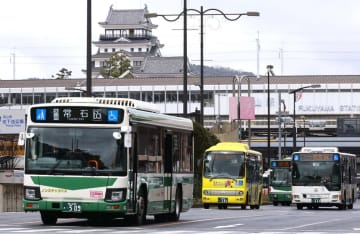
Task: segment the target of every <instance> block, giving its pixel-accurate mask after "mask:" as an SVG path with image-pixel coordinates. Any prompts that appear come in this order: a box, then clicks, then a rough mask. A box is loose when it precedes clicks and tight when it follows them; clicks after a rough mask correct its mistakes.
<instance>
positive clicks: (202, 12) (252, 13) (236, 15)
mask: <svg viewBox="0 0 360 234" xmlns="http://www.w3.org/2000/svg"><path fill="white" fill-rule="evenodd" d="M185 2H186V1H185ZM211 11H213V12H215V13H209V12H211ZM187 12H194V13H190V14H187ZM181 15H184V17H185V18H186V15H189V16H196V15H200V124H201V125H202V126H203V125H204V32H203V29H204V18H203V17H204V15H210V16H216V15H222V16H223V17H224V18H225V19H226V20H228V21H236V20H238V19H239V18H240V17H241V16H244V15H246V16H260V13H259V12H256V11H248V12H246V13H232V14H228V13H224V12H223V11H221V10H219V9H216V8H209V9H206V10H204V9H203V6H201V7H200V11H199V10H196V9H187V8H186V7H184V10H183V11H182V12H180V14H175V15H174V14H166V15H163V14H156V13H149V14H145V17H146V18H151V17H157V16H161V17H162V18H163V19H165V20H166V21H169V22H174V21H177V20H178V19H179V18H180V16H181ZM229 16H232V17H233V18H230V17H229ZM168 17H175V18H173V19H169V18H168ZM186 30H187V28H186V25H185V24H184V31H186ZM184 33H185V32H184ZM184 35H185V34H184ZM184 48H187V39H186V38H185V37H184ZM185 60H186V58H184V63H185ZM184 80H185V76H184ZM185 84H186V83H185V81H184V95H185V99H184V105H185V104H186V103H187V93H185V90H186V87H185ZM184 110H185V109H184ZM184 114H185V113H184Z"/></svg>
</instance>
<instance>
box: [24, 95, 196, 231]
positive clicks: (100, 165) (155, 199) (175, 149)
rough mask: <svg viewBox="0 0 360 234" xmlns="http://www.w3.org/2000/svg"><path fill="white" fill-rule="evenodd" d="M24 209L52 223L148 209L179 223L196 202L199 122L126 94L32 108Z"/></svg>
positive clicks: (131, 216) (135, 220) (142, 213)
mask: <svg viewBox="0 0 360 234" xmlns="http://www.w3.org/2000/svg"><path fill="white" fill-rule="evenodd" d="M26 123H27V125H26V132H25V133H21V134H20V137H19V144H25V175H24V199H23V206H24V210H25V211H39V212H40V214H41V219H42V222H43V223H44V224H45V225H52V224H56V222H57V219H58V218H87V219H88V220H90V221H97V222H98V221H99V220H104V221H108V220H111V219H112V218H118V217H124V218H125V220H126V221H128V222H129V224H136V225H141V224H143V223H144V222H145V221H146V216H147V215H154V217H155V219H159V220H163V219H168V220H173V221H177V220H178V219H179V216H180V212H184V211H187V210H189V209H190V208H191V207H192V204H193V181H194V178H193V168H194V167H193V160H194V159H193V147H194V146H193V123H192V121H191V120H189V119H187V118H180V117H175V116H169V115H165V114H161V113H160V112H159V110H158V109H157V107H156V106H155V105H154V104H151V103H146V102H142V101H138V100H133V99H122V98H87V97H86V98H84V97H82V98H81V97H80V98H79V97H69V98H56V99H54V100H53V101H52V102H51V103H48V104H38V105H33V106H31V107H30V108H29V110H28V112H27V121H26Z"/></svg>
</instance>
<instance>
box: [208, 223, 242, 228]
mask: <svg viewBox="0 0 360 234" xmlns="http://www.w3.org/2000/svg"><path fill="white" fill-rule="evenodd" d="M242 225H244V224H242V223H238V224H232V225H226V226H216V227H214V228H234V227H237V226H242Z"/></svg>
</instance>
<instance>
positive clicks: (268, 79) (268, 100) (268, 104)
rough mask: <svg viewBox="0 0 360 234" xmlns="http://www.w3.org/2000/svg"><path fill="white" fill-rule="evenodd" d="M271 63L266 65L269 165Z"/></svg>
mask: <svg viewBox="0 0 360 234" xmlns="http://www.w3.org/2000/svg"><path fill="white" fill-rule="evenodd" d="M273 68H274V66H273V65H267V66H266V69H267V112H268V113H267V158H268V164H269V165H270V157H271V155H270V154H271V150H270V75H272V76H275V74H274V72H273V70H272V69H273Z"/></svg>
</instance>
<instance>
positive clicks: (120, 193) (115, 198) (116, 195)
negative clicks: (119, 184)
mask: <svg viewBox="0 0 360 234" xmlns="http://www.w3.org/2000/svg"><path fill="white" fill-rule="evenodd" d="M125 197H126V190H125V189H118V188H117V189H106V194H105V201H107V202H120V201H124V200H125Z"/></svg>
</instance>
